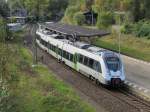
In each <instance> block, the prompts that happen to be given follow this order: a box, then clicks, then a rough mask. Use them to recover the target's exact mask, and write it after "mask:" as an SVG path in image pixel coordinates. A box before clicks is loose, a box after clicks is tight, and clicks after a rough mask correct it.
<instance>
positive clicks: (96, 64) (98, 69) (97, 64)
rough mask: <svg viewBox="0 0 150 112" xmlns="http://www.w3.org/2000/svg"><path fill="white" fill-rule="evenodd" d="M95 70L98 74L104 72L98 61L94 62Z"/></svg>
mask: <svg viewBox="0 0 150 112" xmlns="http://www.w3.org/2000/svg"><path fill="white" fill-rule="evenodd" d="M93 69H94V70H96V71H97V72H100V73H101V72H102V71H101V66H100V63H99V62H97V61H94V65H93Z"/></svg>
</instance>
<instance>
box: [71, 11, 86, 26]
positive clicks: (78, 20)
mask: <svg viewBox="0 0 150 112" xmlns="http://www.w3.org/2000/svg"><path fill="white" fill-rule="evenodd" d="M73 21H74V23H75V24H77V25H83V24H84V23H85V16H84V15H83V13H82V12H77V13H75V14H74V16H73Z"/></svg>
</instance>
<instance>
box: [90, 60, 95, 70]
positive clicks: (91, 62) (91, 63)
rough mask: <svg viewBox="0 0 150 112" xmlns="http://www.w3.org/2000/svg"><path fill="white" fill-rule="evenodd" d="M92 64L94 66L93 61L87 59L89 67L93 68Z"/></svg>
mask: <svg viewBox="0 0 150 112" xmlns="http://www.w3.org/2000/svg"><path fill="white" fill-rule="evenodd" d="M93 64H94V60H93V59H89V67H90V68H93Z"/></svg>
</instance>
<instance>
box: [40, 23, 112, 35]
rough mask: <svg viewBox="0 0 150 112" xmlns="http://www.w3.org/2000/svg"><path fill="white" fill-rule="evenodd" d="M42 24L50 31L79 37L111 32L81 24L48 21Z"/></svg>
mask: <svg viewBox="0 0 150 112" xmlns="http://www.w3.org/2000/svg"><path fill="white" fill-rule="evenodd" d="M41 25H43V26H44V27H46V28H47V29H49V30H50V31H55V32H57V33H61V34H64V35H74V36H77V37H95V36H100V37H101V36H105V35H109V34H110V33H109V32H107V31H104V30H99V29H91V28H85V27H81V26H76V25H68V24H63V23H53V22H49V23H47V22H46V23H44V24H41Z"/></svg>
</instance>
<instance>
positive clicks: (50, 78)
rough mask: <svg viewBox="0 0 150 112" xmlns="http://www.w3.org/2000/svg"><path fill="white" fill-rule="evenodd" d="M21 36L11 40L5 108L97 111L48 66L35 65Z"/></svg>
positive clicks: (31, 111) (17, 110)
mask: <svg viewBox="0 0 150 112" xmlns="http://www.w3.org/2000/svg"><path fill="white" fill-rule="evenodd" d="M20 36H22V35H21V34H19V37H20ZM19 37H16V39H17V40H14V41H13V42H9V44H8V49H9V53H8V57H9V59H8V64H7V69H6V70H8V71H9V72H10V76H9V77H10V79H11V80H9V81H8V83H9V97H8V99H7V102H3V103H4V105H6V106H4V109H5V110H6V112H7V111H8V112H95V109H94V108H93V107H91V106H90V105H89V104H87V103H86V102H84V101H82V100H81V98H80V97H79V96H78V95H77V94H76V92H75V91H74V90H73V89H72V88H71V87H70V86H69V85H67V84H66V83H64V82H63V81H60V80H58V79H57V78H56V76H55V74H54V73H52V72H51V71H50V70H49V69H48V68H47V67H46V66H44V65H42V64H39V65H38V66H36V67H34V68H33V67H32V63H33V59H32V54H31V52H30V51H29V50H28V49H27V48H25V47H24V46H22V44H21V43H22V39H21V37H20V38H19ZM0 45H1V43H0ZM3 47H4V46H2V47H1V46H0V49H1V50H2V49H3ZM5 47H6V46H5ZM6 52H7V50H6Z"/></svg>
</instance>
